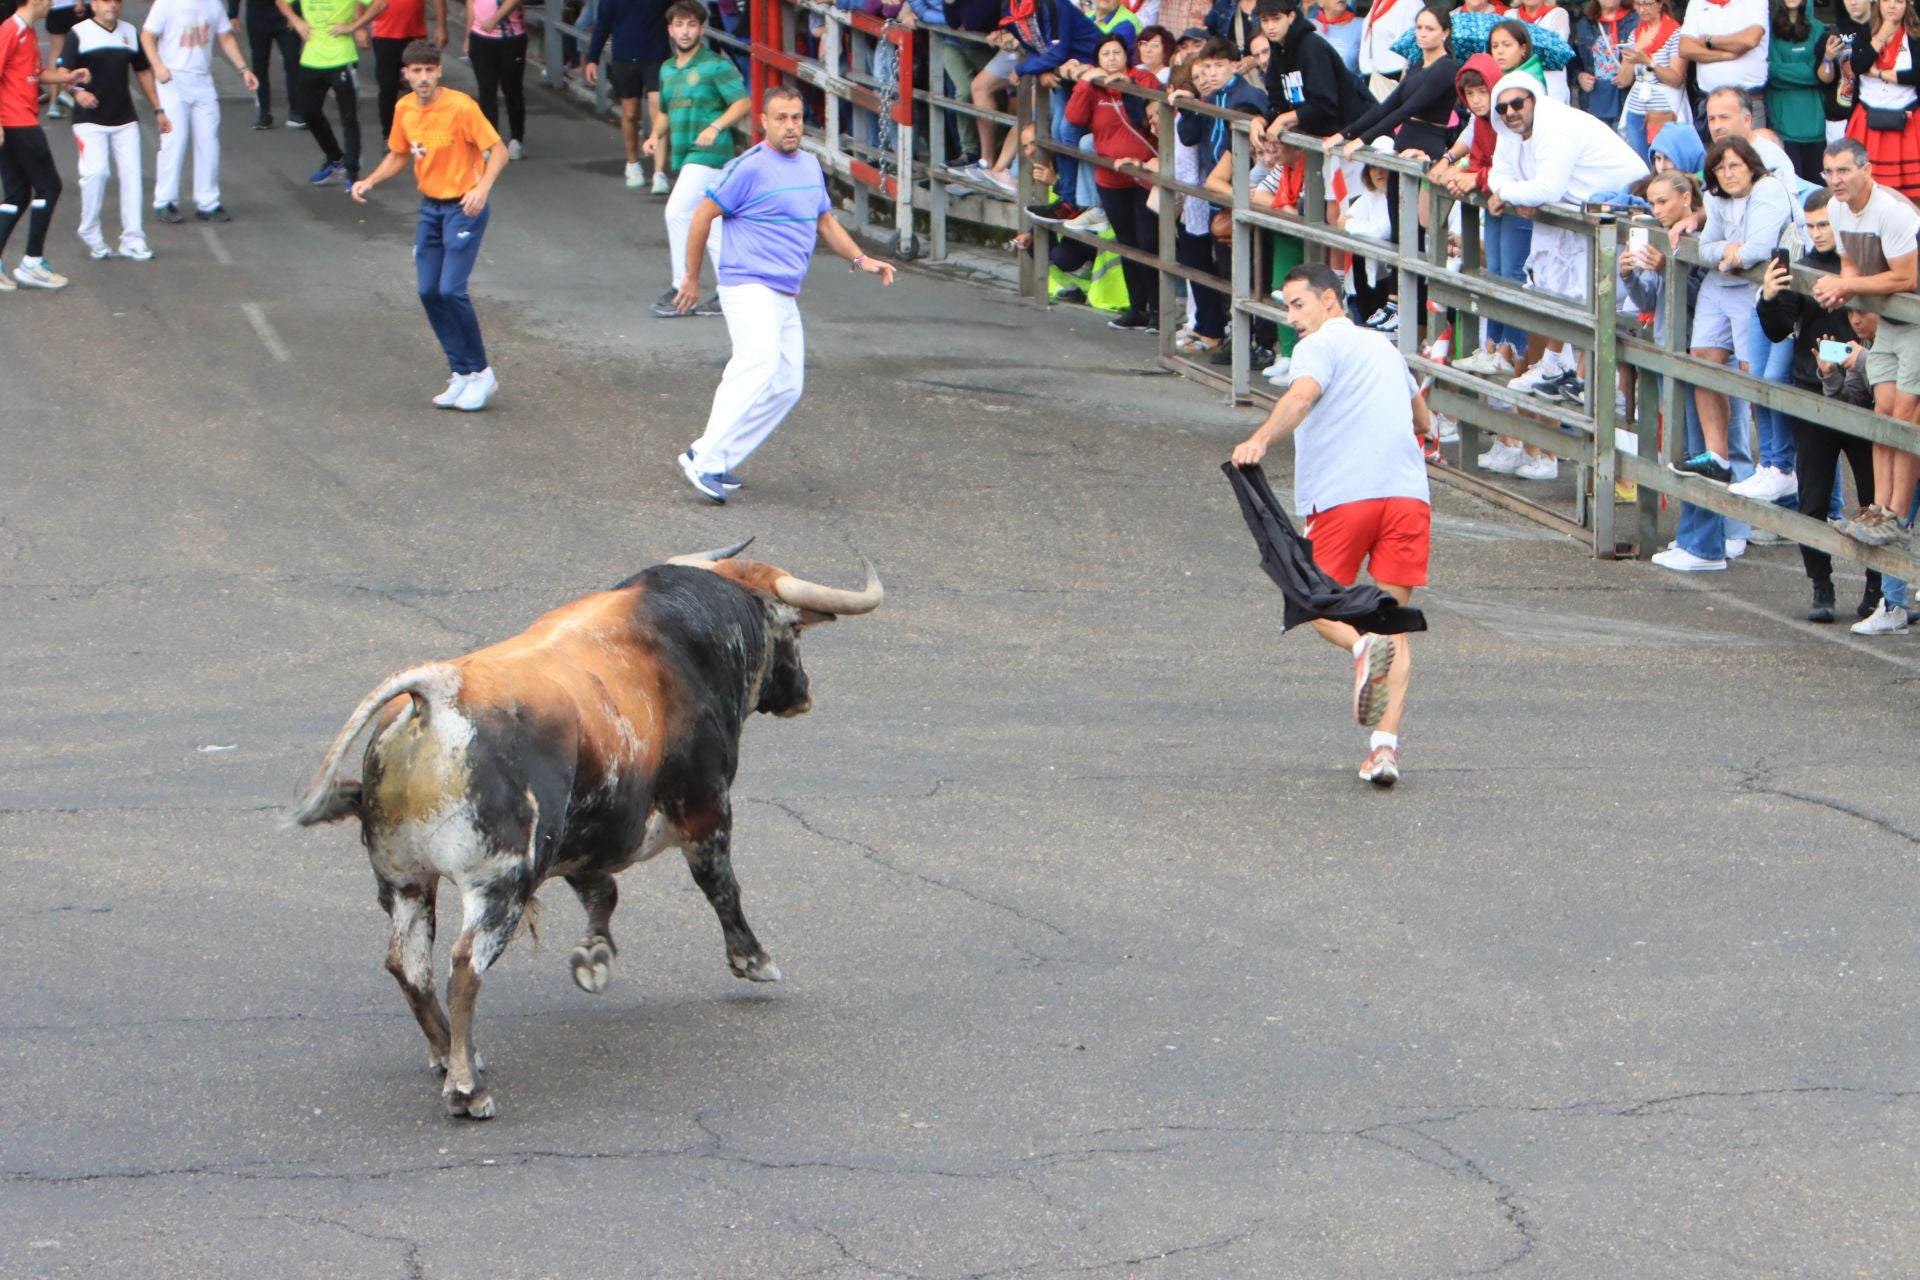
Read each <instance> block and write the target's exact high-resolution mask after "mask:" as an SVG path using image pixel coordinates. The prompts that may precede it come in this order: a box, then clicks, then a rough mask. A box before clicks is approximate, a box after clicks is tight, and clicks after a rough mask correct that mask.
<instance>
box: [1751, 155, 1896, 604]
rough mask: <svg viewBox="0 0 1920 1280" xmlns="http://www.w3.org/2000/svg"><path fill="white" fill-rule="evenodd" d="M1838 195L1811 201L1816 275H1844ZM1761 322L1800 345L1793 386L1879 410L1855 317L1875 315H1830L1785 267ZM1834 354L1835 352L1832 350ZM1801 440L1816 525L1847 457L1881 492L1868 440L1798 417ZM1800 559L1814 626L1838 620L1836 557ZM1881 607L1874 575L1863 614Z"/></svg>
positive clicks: (1763, 298)
mask: <svg viewBox="0 0 1920 1280" xmlns="http://www.w3.org/2000/svg"><path fill="white" fill-rule="evenodd" d="M1831 201H1832V193H1830V192H1829V191H1827V190H1826V189H1825V188H1822V189H1821V190H1819V191H1816V192H1814V193H1813V194H1812V195H1810V196H1808V197H1807V201H1806V229H1807V239H1808V241H1809V242H1810V243H1811V244H1812V246H1813V247H1812V248H1810V249H1808V250H1807V252H1805V253H1803V254H1801V255H1800V262H1799V265H1800V266H1802V267H1805V268H1808V269H1809V270H1813V271H1824V272H1827V273H1829V274H1837V273H1838V272H1839V271H1840V269H1841V265H1840V254H1839V252H1838V251H1837V250H1836V249H1835V248H1834V239H1833V219H1832V217H1831V216H1830V214H1829V212H1828V206H1829V204H1830V203H1831ZM1759 314H1760V324H1761V327H1762V328H1764V329H1765V330H1766V334H1767V337H1768V338H1770V339H1771V340H1773V341H1775V342H1780V341H1782V340H1785V339H1788V338H1791V339H1792V340H1793V381H1794V384H1795V385H1796V386H1798V387H1799V388H1800V389H1801V390H1803V391H1817V392H1819V393H1820V394H1822V395H1824V396H1826V397H1827V398H1828V399H1832V400H1840V401H1844V402H1845V403H1848V404H1852V405H1855V406H1857V407H1859V408H1862V409H1868V408H1872V407H1873V389H1872V388H1871V387H1869V386H1868V385H1867V374H1866V363H1867V361H1866V352H1867V348H1866V346H1865V345H1864V344H1862V343H1861V342H1859V341H1857V340H1856V337H1855V334H1854V329H1853V319H1854V317H1865V318H1866V319H1867V320H1868V321H1869V322H1871V321H1872V320H1873V319H1874V318H1875V317H1874V316H1873V315H1872V313H1870V312H1864V311H1849V310H1846V309H1841V310H1838V311H1829V310H1827V309H1826V308H1825V307H1822V306H1821V305H1820V304H1819V303H1818V302H1815V301H1814V300H1813V299H1812V298H1810V297H1808V296H1807V295H1805V294H1800V293H1795V292H1794V291H1793V274H1792V272H1790V271H1789V270H1788V269H1787V268H1786V267H1784V266H1781V265H1780V264H1779V263H1778V262H1770V263H1768V264H1767V275H1766V279H1764V280H1763V281H1761V284H1760V307H1759ZM1828 344H1837V345H1838V346H1839V347H1842V348H1845V350H1846V352H1847V355H1846V358H1845V359H1844V360H1841V361H1832V360H1828V359H1826V358H1824V357H1822V356H1821V354H1820V351H1821V348H1822V347H1826V346H1828ZM1829 350H1831V347H1829ZM1789 421H1790V422H1791V423H1792V426H1793V441H1794V448H1795V452H1796V454H1797V456H1798V468H1797V472H1796V474H1797V475H1798V477H1799V484H1800V511H1801V513H1802V514H1803V515H1808V516H1812V517H1813V518H1814V519H1816V520H1817V519H1820V518H1821V517H1823V516H1825V515H1827V514H1829V512H1831V511H1832V505H1833V498H1834V491H1835V489H1836V487H1837V486H1836V485H1835V484H1834V480H1835V478H1836V473H1837V471H1838V470H1839V462H1840V455H1842V454H1845V455H1846V458H1847V462H1848V464H1849V465H1850V466H1852V468H1853V485H1854V488H1855V489H1856V490H1858V491H1859V492H1861V493H1872V492H1873V445H1872V443H1871V442H1870V441H1868V440H1866V439H1863V438H1862V437H1860V436H1855V435H1848V434H1847V433H1846V432H1844V431H1836V430H1834V429H1833V428H1832V427H1828V426H1823V425H1821V424H1820V423H1818V422H1812V421H1809V420H1808V419H1806V418H1803V417H1800V416H1799V415H1797V414H1795V415H1792V416H1790V418H1789ZM1800 558H1801V561H1802V563H1804V564H1805V566H1806V570H1807V578H1808V580H1809V581H1811V582H1812V584H1813V604H1812V606H1811V607H1810V608H1809V609H1808V610H1807V621H1809V622H1832V621H1833V606H1834V599H1833V557H1832V556H1830V555H1828V554H1827V553H1826V552H1824V551H1821V550H1818V549H1816V548H1814V547H1809V546H1805V545H1802V546H1801V548H1800ZM1879 602H1880V575H1879V574H1878V573H1877V572H1875V571H1874V570H1872V569H1869V570H1867V594H1866V598H1865V599H1863V600H1862V601H1861V606H1862V607H1861V610H1860V616H1861V617H1863V618H1864V617H1867V616H1869V615H1870V614H1872V613H1873V611H1874V608H1875V606H1876V605H1878V604H1879Z"/></svg>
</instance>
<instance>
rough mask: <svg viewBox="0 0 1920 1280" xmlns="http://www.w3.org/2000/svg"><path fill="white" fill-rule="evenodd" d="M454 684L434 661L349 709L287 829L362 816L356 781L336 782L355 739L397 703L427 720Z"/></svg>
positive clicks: (452, 674) (453, 678)
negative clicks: (407, 701) (404, 702)
mask: <svg viewBox="0 0 1920 1280" xmlns="http://www.w3.org/2000/svg"><path fill="white" fill-rule="evenodd" d="M458 681H459V676H458V674H457V673H456V672H455V671H454V670H453V669H452V668H451V667H448V666H447V665H446V664H444V663H438V662H436V663H431V664H429V665H427V666H422V667H412V668H409V669H408V670H406V671H402V672H400V673H398V674H397V675H393V676H389V677H388V678H387V680H386V682H385V683H384V684H382V685H381V686H380V687H379V688H377V689H375V690H374V691H373V692H372V693H370V694H368V695H367V696H366V697H365V698H362V699H361V700H360V705H359V706H357V707H355V708H354V709H353V714H352V715H350V716H348V717H347V723H346V726H345V727H344V728H342V729H341V730H340V736H339V737H337V738H335V739H334V740H333V746H332V748H331V749H329V750H328V752H327V759H326V762H325V763H324V764H322V765H321V766H320V772H319V773H317V774H315V775H314V779H313V782H312V783H311V784H309V785H308V787H307V791H306V794H305V795H303V796H302V797H301V798H300V802H299V803H298V804H296V805H294V807H293V808H292V809H291V810H290V811H289V812H288V813H287V818H286V825H287V826H290V827H311V826H316V825H318V824H320V823H322V822H338V821H340V820H341V819H342V818H350V817H354V816H357V815H358V814H359V812H360V800H361V796H360V781H359V779H357V778H345V779H343V778H341V777H339V773H340V766H341V764H342V763H343V762H344V761H345V760H346V758H347V752H348V751H349V750H350V749H351V748H352V746H353V744H354V740H355V739H357V738H358V737H359V736H360V735H361V733H362V732H364V731H365V730H366V727H367V725H368V724H370V723H372V721H373V718H374V717H375V716H377V715H379V714H380V709H381V708H382V707H384V706H386V705H387V704H388V703H389V702H392V701H393V700H394V699H395V698H400V697H408V698H412V699H413V709H414V710H416V711H418V712H419V713H420V714H422V715H423V716H425V717H426V718H428V719H431V718H432V711H433V703H434V701H435V699H440V698H446V697H450V696H452V694H453V693H454V692H455V691H456V690H457V689H458V687H459V686H458Z"/></svg>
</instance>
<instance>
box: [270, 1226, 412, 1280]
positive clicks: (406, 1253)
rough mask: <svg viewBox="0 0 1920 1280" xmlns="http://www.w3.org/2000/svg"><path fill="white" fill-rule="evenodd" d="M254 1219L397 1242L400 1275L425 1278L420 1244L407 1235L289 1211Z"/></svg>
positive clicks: (379, 1240)
mask: <svg viewBox="0 0 1920 1280" xmlns="http://www.w3.org/2000/svg"><path fill="white" fill-rule="evenodd" d="M256 1221H260V1222H279V1221H286V1222H304V1223H306V1224H307V1225H308V1226H311V1227H334V1228H336V1229H338V1230H341V1231H344V1232H346V1233H347V1234H348V1235H350V1236H358V1237H359V1238H360V1239H362V1240H371V1241H373V1242H374V1243H375V1244H397V1245H399V1246H400V1247H401V1249H402V1250H403V1252H402V1254H401V1257H400V1261H401V1263H402V1265H403V1266H404V1267H405V1268H406V1269H405V1270H404V1271H403V1272H401V1275H403V1276H404V1277H405V1278H406V1280H426V1275H427V1269H426V1266H425V1265H424V1264H423V1263H422V1262H421V1260H420V1251H421V1247H422V1246H421V1245H420V1243H419V1242H418V1241H417V1240H413V1239H411V1238H409V1237H407V1236H383V1235H378V1234H376V1233H374V1232H372V1231H362V1230H361V1229H360V1228H359V1227H355V1226H351V1225H349V1224H348V1223H345V1222H341V1221H339V1220H338V1219H337V1218H307V1217H301V1216H300V1215H298V1214H291V1213H290V1214H283V1215H280V1216H279V1217H277V1218H257V1219H256Z"/></svg>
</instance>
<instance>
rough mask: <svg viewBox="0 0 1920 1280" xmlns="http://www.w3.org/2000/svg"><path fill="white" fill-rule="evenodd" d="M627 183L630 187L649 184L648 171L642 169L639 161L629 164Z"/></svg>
mask: <svg viewBox="0 0 1920 1280" xmlns="http://www.w3.org/2000/svg"><path fill="white" fill-rule="evenodd" d="M627 185H628V186H629V187H644V186H646V185H647V171H646V170H645V169H642V168H641V167H640V165H639V164H638V163H637V162H636V163H634V164H630V165H628V166H627Z"/></svg>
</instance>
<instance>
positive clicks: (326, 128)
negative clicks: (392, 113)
mask: <svg viewBox="0 0 1920 1280" xmlns="http://www.w3.org/2000/svg"><path fill="white" fill-rule="evenodd" d="M359 87H360V77H359V74H358V73H357V72H356V71H355V70H354V68H352V67H302V68H300V92H299V93H298V95H296V97H295V101H297V102H298V103H299V104H300V118H301V119H302V120H305V121H306V122H307V130H308V132H310V133H312V134H313V140H314V141H315V142H317V143H319V144H320V150H321V152H322V153H323V154H324V155H325V156H326V157H327V159H329V160H343V161H345V162H346V166H347V172H348V173H349V174H351V175H352V176H354V177H356V178H357V177H359V176H360V104H359V101H358V96H357V95H358V91H359ZM329 89H331V90H333V105H334V106H336V107H338V108H339V109H340V134H341V137H340V138H339V139H335V137H334V136H333V126H332V125H331V124H329V123H327V110H326V107H327V90H329ZM342 141H344V142H345V144H346V145H345V147H344V149H343V148H342V146H341V142H342ZM381 149H382V150H383V151H384V150H385V148H384V147H382V148H381Z"/></svg>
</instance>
